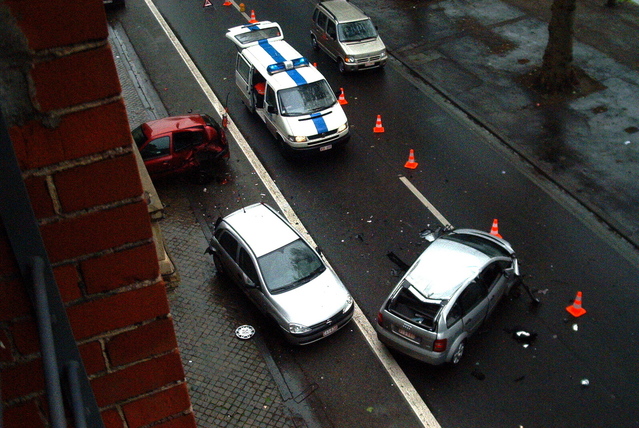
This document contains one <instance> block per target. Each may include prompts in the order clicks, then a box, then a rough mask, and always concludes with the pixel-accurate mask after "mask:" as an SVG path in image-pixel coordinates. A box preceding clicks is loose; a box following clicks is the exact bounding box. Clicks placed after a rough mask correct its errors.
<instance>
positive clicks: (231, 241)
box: [215, 230, 237, 260]
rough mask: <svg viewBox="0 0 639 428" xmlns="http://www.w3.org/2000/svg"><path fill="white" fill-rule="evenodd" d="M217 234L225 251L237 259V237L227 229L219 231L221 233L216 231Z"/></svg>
mask: <svg viewBox="0 0 639 428" xmlns="http://www.w3.org/2000/svg"><path fill="white" fill-rule="evenodd" d="M215 235H216V238H217V240H218V242H219V243H220V245H221V246H222V248H224V251H226V252H227V253H228V255H229V256H231V258H232V259H233V260H235V257H236V256H237V241H236V240H235V238H233V237H232V236H231V234H230V233H228V232H226V231H225V230H222V231H219V235H218V232H216V233H215Z"/></svg>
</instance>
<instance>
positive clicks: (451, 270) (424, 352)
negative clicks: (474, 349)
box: [375, 229, 520, 365]
mask: <svg viewBox="0 0 639 428" xmlns="http://www.w3.org/2000/svg"><path fill="white" fill-rule="evenodd" d="M519 280H520V277H519V265H518V262H517V258H516V256H515V252H514V251H513V249H512V247H511V246H510V244H509V243H508V242H506V241H505V240H503V239H501V238H499V237H496V236H494V235H491V234H489V233H486V232H482V231H478V230H471V229H460V230H456V231H450V232H447V233H444V234H443V235H441V236H439V237H437V238H436V239H435V240H434V241H433V242H432V243H431V244H430V245H429V246H428V248H426V250H425V251H424V252H423V253H422V254H421V255H420V256H419V257H418V258H417V260H416V261H415V263H414V264H413V265H412V266H411V267H410V268H409V269H408V271H407V272H406V274H405V275H404V276H403V277H402V279H401V280H400V281H399V283H398V284H397V286H396V287H395V288H394V289H393V290H392V291H391V293H390V294H389V296H388V297H387V298H386V299H385V300H384V303H383V304H382V306H381V309H380V310H379V313H378V316H377V324H375V329H376V331H377V336H378V338H379V339H380V341H382V342H383V343H384V344H386V345H387V346H389V347H391V348H394V349H396V350H398V351H399V352H401V353H404V354H406V355H408V356H410V357H413V358H416V359H418V360H421V361H424V362H426V363H429V364H433V365H439V364H443V363H451V364H457V363H459V361H460V359H461V357H462V355H463V354H464V350H465V347H466V342H467V339H468V338H469V337H470V336H471V335H472V334H473V333H474V332H475V331H476V330H477V329H478V328H479V326H480V325H481V324H482V323H483V322H484V321H485V320H486V319H487V318H488V316H489V315H490V314H491V313H492V311H493V310H494V309H495V307H496V306H497V303H498V302H499V300H500V299H501V298H502V297H503V296H504V295H505V294H507V293H508V292H509V291H510V289H511V287H513V285H515V284H517V282H518V281H519Z"/></svg>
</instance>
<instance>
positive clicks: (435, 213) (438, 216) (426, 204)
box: [399, 175, 452, 227]
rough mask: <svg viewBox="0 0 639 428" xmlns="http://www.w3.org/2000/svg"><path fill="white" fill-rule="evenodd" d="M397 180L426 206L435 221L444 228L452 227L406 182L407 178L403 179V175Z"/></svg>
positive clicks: (411, 184)
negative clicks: (435, 218)
mask: <svg viewBox="0 0 639 428" xmlns="http://www.w3.org/2000/svg"><path fill="white" fill-rule="evenodd" d="M399 180H400V181H401V182H402V183H404V185H405V186H406V187H408V190H410V191H411V192H412V193H413V195H415V196H416V197H417V199H419V201H420V202H421V203H422V204H424V206H426V208H428V210H429V211H430V212H431V213H433V215H434V216H435V217H437V220H439V222H440V223H441V224H442V225H443V226H445V227H452V224H450V223H449V222H448V220H446V218H445V217H444V216H443V215H441V213H440V212H439V211H438V210H437V208H435V206H434V205H433V204H431V203H430V202H429V201H428V199H426V197H425V196H424V195H422V193H421V192H420V191H419V190H417V188H416V187H415V186H413V183H411V182H410V181H408V178H406V177H404V176H403V175H400V176H399Z"/></svg>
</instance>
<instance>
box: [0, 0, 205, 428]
mask: <svg viewBox="0 0 639 428" xmlns="http://www.w3.org/2000/svg"><path fill="white" fill-rule="evenodd" d="M107 36H108V31H107V26H106V16H105V12H104V8H103V5H102V2H101V0H73V1H69V0H46V1H45V0H0V74H1V75H2V78H1V79H0V85H1V86H2V87H0V94H3V95H4V94H6V95H7V96H6V98H4V99H2V100H1V102H2V109H3V110H2V111H3V114H4V116H5V118H6V120H7V122H8V127H9V134H10V136H11V140H12V143H13V145H14V150H15V152H16V154H17V156H18V160H19V164H20V167H21V169H22V172H23V178H24V181H25V184H26V187H27V190H28V193H29V195H30V199H31V203H32V206H33V210H34V212H35V214H36V217H37V219H38V222H39V226H40V230H41V234H42V238H43V241H44V244H45V247H46V249H47V253H48V256H49V259H50V261H51V263H52V266H53V271H54V276H55V279H56V282H57V284H58V288H59V289H60V294H61V297H62V300H63V301H64V304H65V306H66V309H67V314H68V317H69V320H70V323H71V327H72V330H73V333H74V336H75V339H76V341H77V343H78V347H79V350H80V353H81V355H82V359H83V363H84V366H85V368H86V370H87V373H88V375H89V379H90V381H91V385H92V388H93V391H94V394H95V396H96V400H97V402H98V405H99V406H100V409H101V414H102V419H103V421H104V423H105V425H106V426H107V427H129V428H134V427H144V426H148V425H153V426H157V427H194V426H195V425H196V424H195V419H194V416H193V413H192V410H191V404H190V399H189V395H188V391H187V386H186V383H185V379H184V371H183V367H182V363H181V361H180V357H179V351H178V349H177V341H176V338H175V332H174V329H173V323H172V319H171V315H170V313H169V306H168V301H167V296H166V291H165V287H164V283H163V282H162V280H161V276H160V275H159V270H158V263H157V258H156V257H157V256H156V252H155V248H154V245H153V241H152V233H151V226H150V219H149V214H148V211H147V207H146V204H145V201H144V199H143V195H142V193H143V191H142V186H141V184H140V178H139V175H138V171H137V167H136V164H135V160H134V157H133V153H132V148H131V143H132V141H131V134H130V130H129V126H128V121H127V117H126V110H125V106H124V101H123V99H122V97H121V95H120V84H119V81H118V76H117V73H116V69H115V65H114V63H113V58H112V54H111V50H110V46H109V44H108V41H107ZM0 370H1V372H0V388H1V398H2V403H3V407H4V415H3V424H4V425H3V426H4V427H5V428H14V427H45V426H47V422H46V420H47V410H46V409H47V405H46V396H45V393H44V376H43V372H42V361H41V358H40V347H39V343H38V334H37V326H36V323H35V321H34V317H33V309H32V307H31V304H30V301H29V298H28V295H27V292H26V289H25V284H24V283H23V282H22V281H21V279H20V275H19V270H18V268H17V265H16V262H15V258H14V256H13V252H12V250H11V247H10V245H9V243H8V239H7V234H6V231H5V230H4V228H3V227H2V225H0ZM0 425H2V424H0Z"/></svg>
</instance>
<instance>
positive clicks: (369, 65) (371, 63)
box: [364, 62, 375, 67]
mask: <svg viewBox="0 0 639 428" xmlns="http://www.w3.org/2000/svg"><path fill="white" fill-rule="evenodd" d="M373 65H375V63H374V62H367V63H366V64H364V67H372V66H373Z"/></svg>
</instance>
